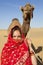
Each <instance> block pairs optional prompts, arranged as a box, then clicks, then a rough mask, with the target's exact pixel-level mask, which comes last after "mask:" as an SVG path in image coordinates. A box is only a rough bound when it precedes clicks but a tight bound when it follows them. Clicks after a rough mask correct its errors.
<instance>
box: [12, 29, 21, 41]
mask: <svg viewBox="0 0 43 65" xmlns="http://www.w3.org/2000/svg"><path fill="white" fill-rule="evenodd" d="M13 39H15V40H21V34H20V31H19V30H15V31H14V32H13Z"/></svg>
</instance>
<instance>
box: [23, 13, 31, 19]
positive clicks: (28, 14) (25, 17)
mask: <svg viewBox="0 0 43 65" xmlns="http://www.w3.org/2000/svg"><path fill="white" fill-rule="evenodd" d="M23 18H24V19H25V20H27V19H29V20H30V19H31V16H30V12H29V13H24V15H23Z"/></svg>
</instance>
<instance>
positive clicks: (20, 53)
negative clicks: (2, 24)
mask: <svg viewBox="0 0 43 65" xmlns="http://www.w3.org/2000/svg"><path fill="white" fill-rule="evenodd" d="M23 64H24V65H32V63H31V57H30V55H29V50H28V47H27V45H26V42H25V41H24V40H21V41H20V40H19V41H18V42H16V41H15V40H13V39H12V38H11V36H10V35H9V37H8V42H7V43H6V44H5V46H4V48H3V50H2V55H1V65H23Z"/></svg>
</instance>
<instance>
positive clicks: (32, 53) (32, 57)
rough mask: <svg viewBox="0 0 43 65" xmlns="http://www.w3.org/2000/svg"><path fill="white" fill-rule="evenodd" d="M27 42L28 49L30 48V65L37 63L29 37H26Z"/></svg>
mask: <svg viewBox="0 0 43 65" xmlns="http://www.w3.org/2000/svg"><path fill="white" fill-rule="evenodd" d="M27 43H28V45H29V49H30V54H31V60H32V65H37V60H36V56H35V53H34V50H33V49H32V47H31V40H30V39H27Z"/></svg>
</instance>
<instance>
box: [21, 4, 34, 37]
mask: <svg viewBox="0 0 43 65" xmlns="http://www.w3.org/2000/svg"><path fill="white" fill-rule="evenodd" d="M21 11H22V13H23V24H22V27H21V29H22V33H23V34H24V35H25V37H26V35H27V32H28V31H29V29H30V21H31V18H33V11H34V6H31V5H30V4H26V5H25V6H24V7H21Z"/></svg>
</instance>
